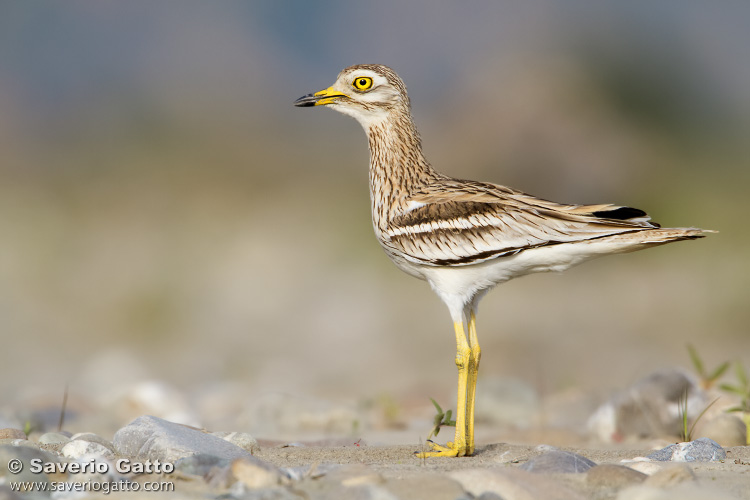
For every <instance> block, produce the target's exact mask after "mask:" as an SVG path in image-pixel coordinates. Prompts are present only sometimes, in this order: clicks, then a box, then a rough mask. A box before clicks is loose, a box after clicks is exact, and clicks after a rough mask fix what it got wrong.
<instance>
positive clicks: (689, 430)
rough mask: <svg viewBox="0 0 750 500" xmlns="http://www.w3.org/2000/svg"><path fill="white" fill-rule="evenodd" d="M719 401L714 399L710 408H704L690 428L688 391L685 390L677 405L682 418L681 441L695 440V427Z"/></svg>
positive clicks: (709, 405)
mask: <svg viewBox="0 0 750 500" xmlns="http://www.w3.org/2000/svg"><path fill="white" fill-rule="evenodd" d="M718 400H719V398H716V399H714V400H713V401H711V402H710V403H709V404H708V406H706V407H705V408H703V411H702V412H700V414H699V415H698V416H697V417H695V420H694V421H693V425H691V426H689V427H688V390H687V389H685V391H684V392H683V393H682V396H680V399H679V400H678V402H677V404H678V405H679V408H680V417H681V418H682V430H681V434H680V440H682V441H683V442H688V441H692V440H693V431H694V430H695V425H696V424H697V423H698V422H699V421H700V419H701V418H703V415H705V414H706V412H707V411H708V409H709V408H711V407H712V406H713V405H714V403H716V402H717V401H718Z"/></svg>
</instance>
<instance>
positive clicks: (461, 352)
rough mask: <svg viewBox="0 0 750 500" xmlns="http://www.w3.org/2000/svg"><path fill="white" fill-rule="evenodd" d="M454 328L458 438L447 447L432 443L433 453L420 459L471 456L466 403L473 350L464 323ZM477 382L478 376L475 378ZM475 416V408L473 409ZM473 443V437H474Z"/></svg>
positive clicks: (422, 454) (455, 324)
mask: <svg viewBox="0 0 750 500" xmlns="http://www.w3.org/2000/svg"><path fill="white" fill-rule="evenodd" d="M453 328H454V330H455V331H456V366H458V397H457V402H456V437H455V438H454V439H453V441H452V442H451V441H449V442H448V443H446V445H445V446H440V445H438V444H435V443H433V442H432V441H430V447H431V448H432V450H433V451H427V452H423V453H417V456H418V457H419V458H427V457H462V456H464V455H469V454H470V453H469V451H468V448H467V442H466V436H467V433H468V429H467V427H466V423H467V421H466V417H467V415H468V414H467V411H466V401H467V393H466V389H467V387H468V385H469V366H470V364H471V363H472V361H471V348H470V347H469V343H468V342H467V340H466V334H465V333H464V325H463V323H453ZM474 380H475V381H476V375H475V376H474ZM472 407H473V396H472ZM472 416H473V408H472ZM472 425H473V424H472ZM472 442H473V435H472Z"/></svg>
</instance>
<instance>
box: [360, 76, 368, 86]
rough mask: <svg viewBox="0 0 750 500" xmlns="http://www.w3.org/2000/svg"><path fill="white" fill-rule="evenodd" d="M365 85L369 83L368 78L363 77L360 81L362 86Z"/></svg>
mask: <svg viewBox="0 0 750 500" xmlns="http://www.w3.org/2000/svg"><path fill="white" fill-rule="evenodd" d="M365 85H367V80H365V79H364V78H362V79H361V80H360V81H359V86H360V87H364V86H365Z"/></svg>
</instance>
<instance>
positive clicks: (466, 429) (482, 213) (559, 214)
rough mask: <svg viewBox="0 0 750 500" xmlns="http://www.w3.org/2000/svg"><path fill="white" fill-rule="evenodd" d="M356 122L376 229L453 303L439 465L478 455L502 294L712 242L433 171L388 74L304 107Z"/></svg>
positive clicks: (410, 268) (309, 98)
mask: <svg viewBox="0 0 750 500" xmlns="http://www.w3.org/2000/svg"><path fill="white" fill-rule="evenodd" d="M294 105H295V106H298V107H312V106H326V107H328V108H331V109H334V110H336V111H338V112H341V113H343V114H345V115H348V116H351V117H353V118H354V119H356V120H357V121H358V122H359V123H360V124H361V125H362V127H363V128H364V130H365V132H366V134H367V139H368V146H369V152H370V162H369V187H370V202H371V210H372V224H373V228H374V231H375V235H376V237H377V240H378V241H379V243H380V245H381V246H382V247H383V249H384V250H385V253H386V254H387V255H388V257H390V259H391V260H392V261H393V262H394V263H395V265H396V266H397V267H398V268H399V269H401V270H402V271H404V272H406V273H407V274H409V275H411V276H414V277H416V278H419V279H421V280H425V281H427V283H429V285H430V287H431V288H432V290H433V291H434V292H435V293H436V294H437V295H438V296H439V297H440V299H441V300H442V301H443V302H444V303H445V304H446V306H447V307H448V310H449V312H450V316H451V319H452V320H453V330H454V333H455V337H456V359H455V361H456V366H457V367H458V392H457V402H456V419H455V422H456V430H455V436H454V439H453V441H449V442H447V443H446V444H445V445H440V444H438V443H435V442H433V441H429V442H428V444H429V447H430V449H429V451H423V452H420V453H417V455H418V456H419V457H421V458H427V457H461V456H471V455H473V454H474V452H475V442H474V406H475V395H476V382H477V374H478V371H479V363H480V360H481V349H480V347H479V341H478V337H477V329H476V314H477V307H478V304H479V302H480V300H481V299H482V298H483V297H484V296H485V294H486V293H487V292H488V291H489V290H490V289H492V288H493V287H495V286H496V285H498V284H500V283H503V282H506V281H508V280H511V279H513V278H517V277H520V276H524V275H528V274H531V273H538V272H547V271H564V270H566V269H568V268H570V267H572V266H575V265H577V264H580V263H582V262H585V261H587V260H590V259H593V258H595V257H599V256H603V255H609V254H617V253H625V252H632V251H636V250H641V249H644V248H650V247H654V246H658V245H663V244H665V243H671V242H673V241H680V240H692V239H696V238H701V237H703V236H705V233H707V232H710V231H708V230H703V229H699V228H693V227H689V228H662V227H661V226H660V225H659V224H657V223H655V222H652V221H651V219H650V217H649V216H648V215H647V214H646V212H644V211H643V210H639V209H637V208H632V207H627V206H618V205H614V204H600V205H576V204H562V203H555V202H552V201H548V200H545V199H541V198H537V197H535V196H532V195H529V194H526V193H524V192H522V191H519V190H516V189H512V188H509V187H505V186H501V185H498V184H492V183H487V182H477V181H472V180H462V179H456V178H453V177H449V176H447V175H444V174H442V173H440V172H438V171H437V170H435V169H433V167H432V166H431V165H430V163H429V162H428V161H427V159H426V158H425V155H424V153H423V151H422V142H421V138H420V135H419V133H418V132H417V128H416V126H415V124H414V120H413V118H412V115H411V103H410V100H409V96H408V94H407V91H406V85H405V84H404V82H403V80H402V79H401V78H400V77H399V76H398V75H397V74H396V72H395V71H394V70H393V69H391V68H390V67H388V66H385V65H381V64H358V65H355V66H350V67H348V68H346V69H344V70H342V71H341V72H340V73H339V75H338V77H337V78H336V81H335V83H334V84H333V85H332V86H330V87H328V88H326V89H324V90H321V91H319V92H315V93H312V94H307V95H304V96H302V97H300V98H299V99H297V100H296V101H294Z"/></svg>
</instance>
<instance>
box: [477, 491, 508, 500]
mask: <svg viewBox="0 0 750 500" xmlns="http://www.w3.org/2000/svg"><path fill="white" fill-rule="evenodd" d="M477 500H503V497H501V496H500V495H498V494H497V493H492V492H490V491H485V492H484V493H482V494H481V495H479V496H478V497H477Z"/></svg>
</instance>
